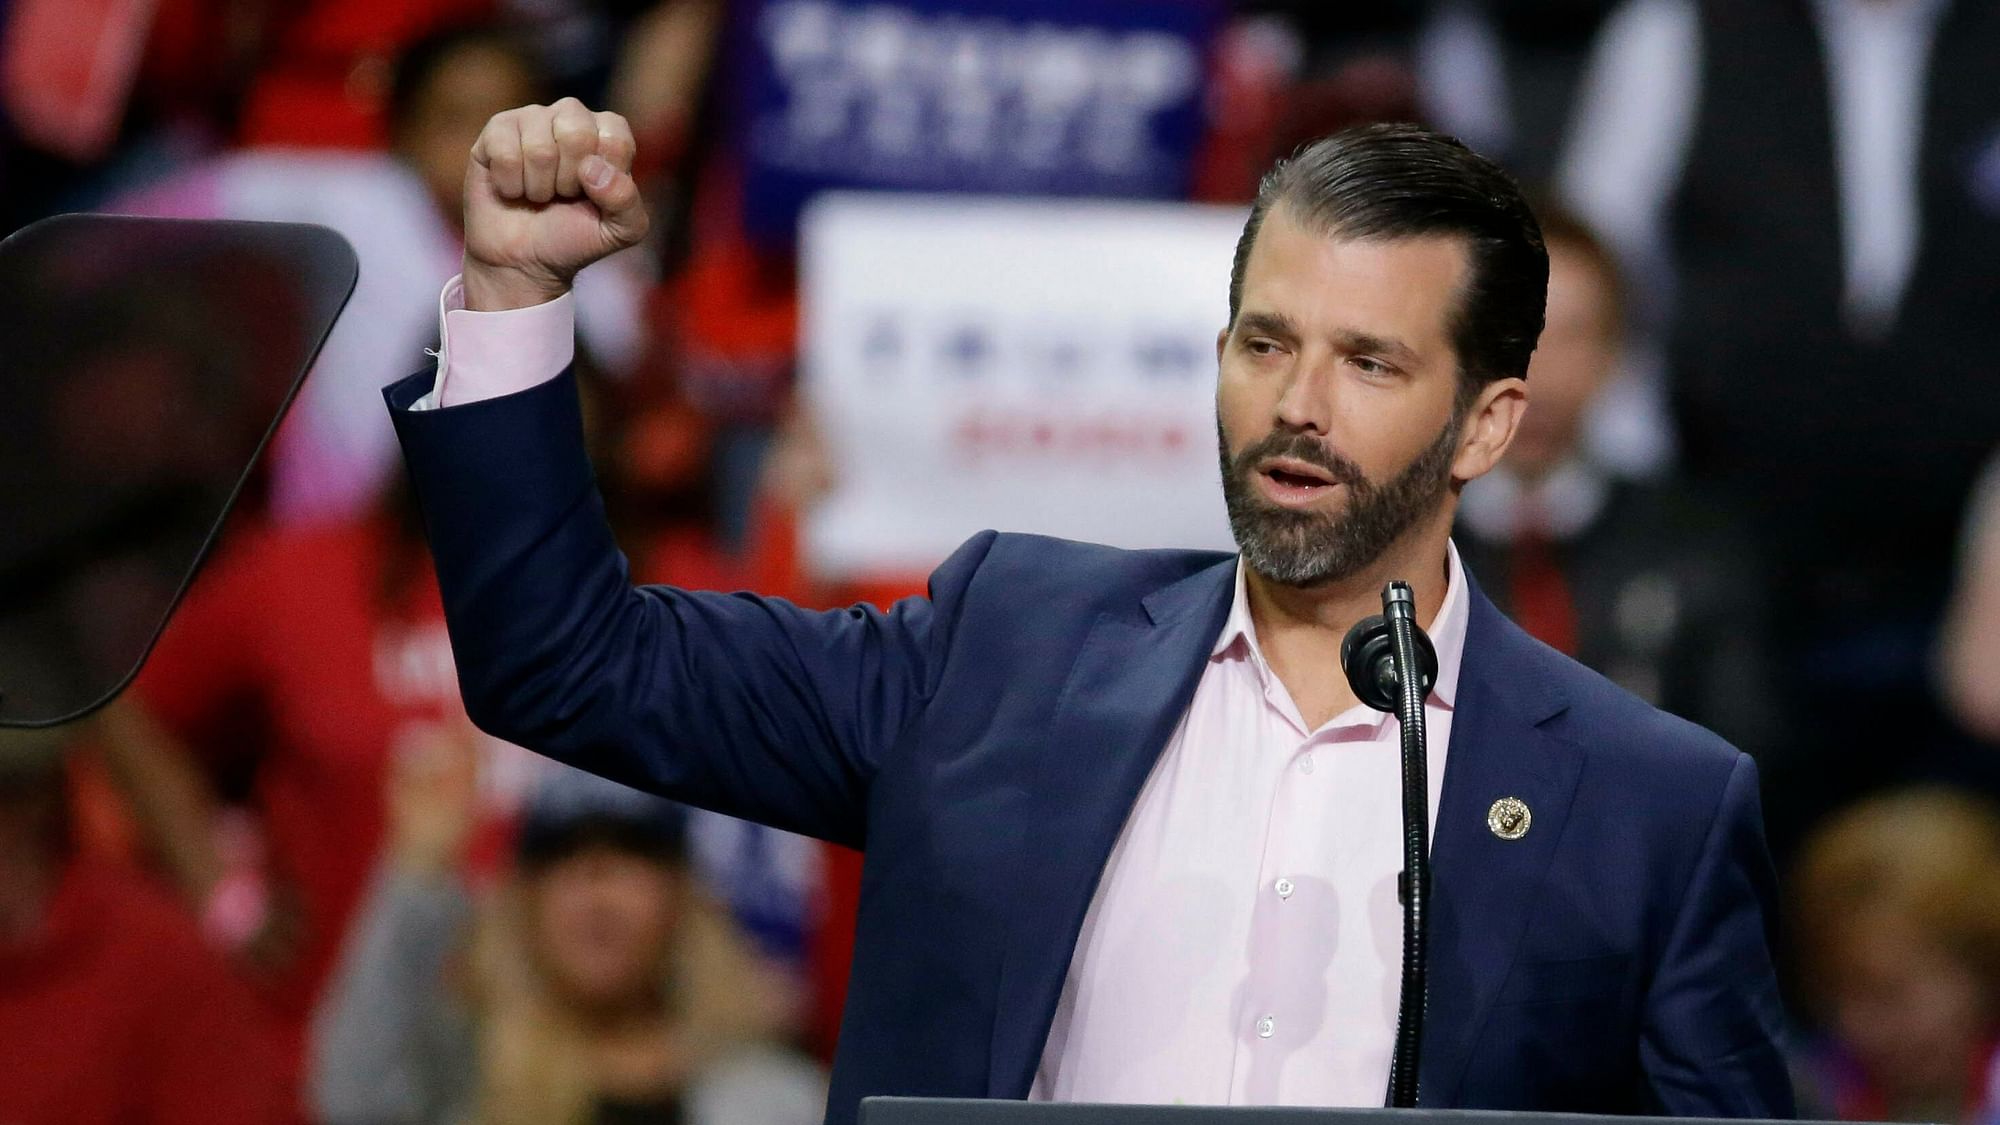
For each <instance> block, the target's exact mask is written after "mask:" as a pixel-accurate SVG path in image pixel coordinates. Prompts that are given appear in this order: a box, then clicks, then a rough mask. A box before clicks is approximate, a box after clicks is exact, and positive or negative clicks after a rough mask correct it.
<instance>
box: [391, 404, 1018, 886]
mask: <svg viewBox="0 0 2000 1125" xmlns="http://www.w3.org/2000/svg"><path fill="white" fill-rule="evenodd" d="M429 381H430V375H429V373H428V372H424V373H420V374H419V375H415V376H412V377H410V378H408V379H405V380H403V381H402V382H400V383H397V384H394V385H392V386H391V387H389V388H388V389H387V390H386V391H385V392H384V395H385V397H386V398H387V400H388V402H389V407H390V413H391V415H392V417H393V418H394V420H395V424H396V430H397V435H398V438H399V439H400V441H401V442H402V446H403V454H404V459H405V461H406V462H407V464H408V467H409V471H410V478H411V481H412V482H413V485H414V488H415V492H416V498H417V504H418V507H419V509H420V510H421V511H422V513H423V520H424V527H425V533H426V535H427V536H428V538H429V540H430V545H431V553H432V557H433V558H434V560H435V561H436V565H437V576H438V584H439V587H440V589H441V590H442V592H443V595H444V609H445V621H446V625H447V626H448V628H449V629H450V633H451V644H452V652H453V656H454V659H455V661H456V663H457V666H458V677H459V690H460V692H461V693H462V694H463V696H464V698H465V707H466V711H467V713H468V714H469V715H470V716H471V718H472V721H473V722H474V723H475V724H476V725H478V726H479V727H480V729H482V730H484V731H486V732H488V733H489V734H492V735H495V736H497V737H499V738H503V739H506V740H507V741H509V742H514V743H518V744H519V745H522V746H525V747H527V748H529V749H531V750H535V751H538V752H540V753H543V754H546V755H548V756H550V757H552V758H555V759H557V760H558V761H562V762H566V763H569V764H571V765H574V766H578V767H581V768H583V769H586V770H589V771H591V772H593V773H598V774H601V775H603V776H605V777H609V778H611V779H613V780H616V781H620V782H624V783H625V784H628V785H632V786H635V787H637V788H641V789H646V790H650V791H652V792H656V793H660V794H662V795H665V796H668V797H672V798H674V799H677V800H680V801H684V802H687V803H689V804H693V805H698V806H701V807H704V808H709V809H713V810H715V811H717V812H722V813H727V814H729V815H732V816H739V817H744V818H746V819H749V820H755V821H759V822H762V823H765V824H770V825H773V826H775V827H778V828H783V829H786V830H788V831H793V832H800V833H804V834H807V835H811V836H817V837H820V838H822V839H827V840H832V841H835V842H837V843H842V844H846V845H849V846H853V847H859V846H861V845H862V844H863V843H864V842H865V841H864V836H865V832H864V826H865V823H866V815H865V806H866V796H867V790H868V786H869V784H870V782H871V781H872V779H873V777H874V775H875V772H876V769H877V767H878V765H879V763H880V762H881V760H882V757H883V755H884V754H885V752H886V751H887V750H888V748H890V747H891V746H893V745H894V744H895V742H896V740H897V738H898V736H899V735H900V733H901V732H902V731H903V730H904V729H905V727H906V726H907V725H908V723H909V722H910V720H911V718H912V717H913V716H914V715H915V714H916V713H918V711H919V710H920V708H921V707H922V706H923V704H924V702H925V701H926V700H927V699H928V698H929V696H930V694H931V692H932V691H933V690H934V689H935V686H936V683H937V677H938V675H939V673H940V670H941V666H942V663H943V654H944V653H945V652H946V651H947V648H948V643H949V634H950V632H951V628H952V623H953V621H954V619H955V614H956V607H957V606H958V605H959V604H960V603H961V601H962V595H963V594H964V592H965V589H966V587H967V586H968V585H969V584H970V582H971V579H972V576H973V574H974V572H975V571H976V570H977V569H978V565H979V561H980V560H981V559H982V558H983V557H984V555H985V553H986V550H987V549H988V547H989V546H990V545H991V543H992V540H993V535H992V533H990V532H988V533H985V534H983V535H982V536H980V537H978V538H975V539H974V540H972V541H971V542H969V543H967V544H966V545H965V546H964V547H962V548H960V550H959V551H958V552H957V553H956V554H955V555H954V556H953V557H952V558H951V559H950V560H948V561H947V562H946V563H945V564H944V566H942V567H941V568H939V570H938V571H937V573H936V574H934V575H933V576H932V587H931V593H932V597H931V599H930V600H925V599H919V598H912V599H908V600H906V601H903V602H900V603H898V604H897V605H896V606H895V607H894V608H892V609H891V610H890V611H888V612H887V613H884V612H881V611H878V610H875V609H873V608H868V607H856V608H853V609H848V610H839V611H832V612H823V613H821V612H808V611H806V610H803V609H800V608H799V607H797V606H794V605H792V604H790V603H788V602H784V601H781V600H777V599H770V598H761V597H756V596H752V595H749V594H718V593H707V592H695V591H688V590H678V589H673V588H669V587H661V586H648V587H641V588H637V589H635V588H634V587H633V586H632V585H631V582H630V579H629V576H628V571H627V566H626V562H625V559H624V556H623V555H621V554H620V553H619V551H618V548H617V545H616V544H615V543H614V542H613V540H612V533H611V529H610V527H609V525H608V524H607V523H606V521H605V517H604V510H603V504H602V501H601V500H600V498H599V496H598V493H597V489H596V485H595V482H594V479H593V476H592V473H591V468H590V462H589V459H588V458H587V456H586V455H585V452H584V444H583V430H582V419H581V416H580V411H579V409H578V402H577V393H576V386H575V383H574V380H573V378H572V376H571V374H570V372H568V371H565V372H563V374H562V375H560V376H558V377H557V378H555V379H552V380H549V381H548V382H546V383H543V384H541V385H540V386H537V387H534V388H532V389H530V390H527V391H522V392H519V393H517V394H511V395H505V396H502V397H499V398H492V399H486V400H483V401H479V402H474V403H469V404H466V405H464V406H457V407H450V408H446V409H441V410H427V411H412V410H410V409H409V407H410V405H411V404H412V403H413V402H415V401H416V399H418V398H419V397H421V396H422V395H423V394H424V392H425V391H426V390H428V389H429V388H428V385H427V384H428V383H429Z"/></svg>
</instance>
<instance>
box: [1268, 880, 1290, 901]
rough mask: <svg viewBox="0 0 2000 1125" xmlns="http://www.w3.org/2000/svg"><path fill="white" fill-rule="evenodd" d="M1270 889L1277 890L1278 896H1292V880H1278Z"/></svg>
mask: <svg viewBox="0 0 2000 1125" xmlns="http://www.w3.org/2000/svg"><path fill="white" fill-rule="evenodd" d="M1272 889H1273V890H1275V891H1277V892H1278V897H1279V898H1290V897H1292V881H1291V880H1290V879H1280V880H1278V881H1277V883H1275V884H1273V886H1272Z"/></svg>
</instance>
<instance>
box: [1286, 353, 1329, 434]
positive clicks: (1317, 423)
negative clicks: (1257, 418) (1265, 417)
mask: <svg viewBox="0 0 2000 1125" xmlns="http://www.w3.org/2000/svg"><path fill="white" fill-rule="evenodd" d="M1333 414H1334V405H1333V373H1332V370H1331V364H1330V363H1318V362H1308V361H1305V360H1301V361H1300V363H1299V364H1298V365H1297V366H1296V367H1294V368H1293V370H1292V373H1291V375H1290V377H1289V378H1288V379H1287V381H1286V383H1285V389H1284V393H1283V394H1281V395H1279V396H1278V409H1277V421H1278V423H1279V424H1280V425H1282V426H1284V427H1285V428H1287V429H1290V430H1294V431H1299V432H1304V433H1313V434H1319V435H1321V436H1324V435H1326V434H1328V433H1330V432H1332V429H1333Z"/></svg>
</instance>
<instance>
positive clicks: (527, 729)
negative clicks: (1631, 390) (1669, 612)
mask: <svg viewBox="0 0 2000 1125" xmlns="http://www.w3.org/2000/svg"><path fill="white" fill-rule="evenodd" d="M431 378H432V376H431V375H430V373H428V372H426V373H424V374H422V375H420V376H415V377H412V378H411V379H407V380H404V381H403V382H401V383H398V384H396V385H395V386H392V387H391V388H389V390H388V391H387V392H386V393H387V397H388V399H389V403H390V406H391V409H392V413H393V415H394V417H395V422H396V427H397V430H398V432H399V434H400V436H401V440H402V444H403V450H404V454H405V458H406V460H407V462H408V464H409V468H410V472H411V475H412V479H413V480H414V482H415V488H416V493H417V497H418V502H419V506H420V507H421V509H422V511H423V513H424V519H425V524H426V528H427V532H428V535H429V538H430V542H431V548H432V551H433V553H434V555H435V558H436V562H437V572H438V578H439V582H440V585H441V586H442V588H443V592H444V605H445V614H446V619H447V621H448V623H449V626H450V630H451V639H452V648H453V651H454V653H455V654H456V659H457V663H458V673H459V679H460V687H461V690H462V691H463V693H464V696H465V704H466V708H467V710H468V711H469V712H470V714H471V716H472V718H473V721H474V722H476V723H477V724H478V725H479V726H480V727H481V728H482V729H484V730H486V731H488V732H491V733H492V734H494V735H497V736H498V737H501V738H504V739H507V740H509V741H512V742H516V743H519V744H521V745H523V746H527V747H531V748H533V749H535V750H538V751H540V752H542V753H544V754H547V755H549V756H551V757H554V758H556V759H558V760H561V761H564V762H568V763H571V764H574V765H577V766H581V767H583V768H584V769H588V770H592V771H594V772H597V773H601V774H604V775H606V776H608V777H612V778H615V779H618V780H620V781H623V782H626V783H628V784H631V785H634V786H637V787H639V788H643V789H648V790H652V791H654V792H657V793H662V794H665V795H667V796H670V797H674V798H676V799H679V800H682V801H686V802H688V803H690V804H694V805H700V806H703V807H707V808H711V809H715V810H718V811H721V812H724V813H729V814H732V815H735V816H741V817H746V818H749V819H751V820H757V821H762V822H764V823H766V824H772V825H776V826H778V827H780V828H785V829H790V830H792V831H795V832H802V833H805V834H807V835H811V836H817V837H820V838H823V839H827V840H833V841H837V842H839V843H843V844H849V845H852V846H854V847H858V848H863V849H865V851H866V861H865V866H864V871H863V875H862V880H863V882H862V889H861V911H860V923H859V930H858V933H857V935H856V940H855V956H854V967H853V975H852V978H851V984H850V988H849V991H848V998H847V1011H846V1015H845V1018H844V1020H843V1022H842V1024H841V1034H840V1046H839V1051H838V1055H837V1057H836V1059H835V1062H834V1073H833V1086H832V1094H831V1096H830V1098H829V1102H828V1107H827V1121H828V1122H831V1123H838V1125H845V1123H848V1122H852V1121H853V1120H854V1119H855V1116H856V1112H857V1103H858V1102H859V1100H860V1099H861V1098H862V1097H863V1096H866V1095H870V1094H886V1093H895V1094H910V1095H943V1096H961V1097H995V1098H1021V1097H1025V1096H1026V1095H1027V1093H1028V1090H1029V1085H1030V1083H1031V1081H1032V1080H1033V1076H1034V1073H1035V1069H1036V1065H1037V1062H1038V1060H1039V1058H1040V1056H1041V1053H1042V1046H1043V1043H1044V1040H1045V1039H1046V1037H1047V1035H1048V1030H1049V1025H1050V1022H1051V1020H1052V1018H1053V1015H1054V1012H1055V1008H1056V999H1057V995H1058V993H1059V992H1060V990H1061V988H1062V985H1063V979H1064V976H1065V974H1066V973H1067V971H1068V968H1069V963H1070V958H1071V954H1072V952H1073V951H1074V948H1075V943H1076V937H1077V934H1078V931H1079V929H1080V928H1081V926H1082V922H1083V916H1084V910H1085V908H1086V907H1087V906H1088V905H1089V902H1090V899H1091V895H1092V893H1093V891H1094V890H1095V888H1096V886H1097V881H1098V877H1099V875H1100V874H1101V872H1102V871H1103V868H1104V864H1105V860H1106V858H1107V856H1108V855H1109V854H1110V851H1111V848H1112V844H1113V843H1114V841H1115V840H1116V838H1117V836H1118V833H1119V830H1120V828H1121V827H1122V826H1123V825H1124V823H1125V819H1126V816H1127V814H1128V813H1129V812H1130V810H1131V809H1132V806H1133V803H1134V802H1135V800H1136V799H1137V797H1138V794H1139V788H1140V785H1141V783H1142V782H1143V781H1144V780H1145V778H1146V775H1147V772H1148V770H1149V769H1150V768H1151V767H1152V765H1153V763H1154V761H1155V760H1156V759H1157V757H1158V756H1159V754H1160V752H1161V750H1162V748H1163V747H1164V746H1165V745H1166V742H1167V739H1168V736H1169V734H1170V733H1171V732H1172V730H1173V728H1174V725H1175V723H1176V722H1177V721H1178V720H1179V719H1180V717H1181V715H1182V714H1183V713H1184V712H1185V711H1186V709H1187V707H1188V703H1189V701H1190V700H1191V699H1192V697H1193V694H1194V689H1195V683H1196V680H1197V679H1198V678H1199V676H1200V674H1201V671H1202V668H1203V666H1204V664H1205V658H1206V656H1207V654H1208V652H1209V649H1210V646H1211V645H1212V644H1213V642H1214V640H1215V637H1216V636H1217V634H1218V633H1219V632H1220V630H1221V628H1222V623H1223V619H1224V617H1225V616H1226V615H1227V613H1228V610H1229V605H1230V600H1231V596H1232V593H1233V587H1232V582H1233V579H1234V571H1233V567H1234V565H1235V559H1234V557H1233V556H1229V555H1223V554H1216V553H1208V552H1194V551H1122V550H1114V549H1112V548H1108V547H1101V546H1092V545H1088V544H1081V543H1070V542H1063V541H1058V540H1053V539H1045V538H1040V537H1036V536H1027V535H1001V534H995V533H993V532H985V533H982V534H980V535H978V536H975V537H974V538H973V539H972V540H971V541H970V542H968V543H966V544H965V545H964V546H963V547H961V548H960V549H959V550H958V551H957V553H955V554H954V555H952V557H951V558H950V560H948V561H947V562H946V563H945V564H944V565H943V566H941V567H939V568H938V570H937V572H936V573H935V574H934V575H932V577H931V584H930V597H929V598H928V599H911V600H908V601H904V602H901V603H899V604H898V605H896V606H895V607H894V608H893V609H891V610H890V611H889V612H887V613H883V612H878V611H876V610H874V609H870V608H866V607H859V608H854V609H848V610H840V611H834V612H824V613H820V612H808V611H806V610H803V609H800V608H797V607H795V606H792V605H790V604H789V603H786V602H782V601H777V600H772V599H766V598H759V597H753V596H750V595H747V594H714V593H697V592H691V591H684V590H676V589H669V588H662V587H642V588H637V589H635V588H634V587H633V586H632V585H631V583H630V581H629V579H628V577H627V570H626V565H625V561H624V558H623V557H622V556H621V555H620V554H619V552H618V549H617V547H616V545H615V544H614V543H613V541H612V537H611V532H610V530H609V529H608V527H607V526H606V523H605V520H604V517H603V514H602V506H601V503H600V501H599V499H598V496H597V492H596V488H595V484H594V482H593V478H592V474H591V468H590V465H589V463H588V461H587V460H586V458H585V455H584V447H583V442H582V440H581V437H580V433H581V428H580V419H579V414H578V409H577V399H576V391H575V386H574V383H573V382H572V380H571V379H570V377H569V376H568V375H567V373H565V375H564V376H563V377H561V378H558V379H555V380H552V381H550V382H548V383H545V384H543V385H541V386H540V387H537V388H535V389H532V390H529V391H525V392H522V393H519V394H515V395H510V396H506V397H503V398H498V399H491V400H487V401H484V402H479V403H473V404H469V405H465V406H460V407H454V408H451V409H446V410H438V411H424V412H412V411H410V410H408V409H407V407H408V406H409V405H410V404H411V403H412V402H413V401H414V400H415V399H416V398H417V397H418V396H419V395H421V394H422V393H423V392H424V391H426V390H428V389H429V386H430V383H431ZM1468 592H1469V594H1470V595H1471V617H1470V623H1469V625H1468V628H1467V633H1466V642H1465V655H1464V659H1463V663H1462V667H1461V671H1460V682H1459V696H1458V700H1457V710H1456V713H1455V717H1454V719H1453V721H1452V731H1451V748H1450V756H1449V762H1448V765H1447V767H1446V770H1445V777H1444V789H1443V796H1442V798H1441V800H1440V808H1439V810H1438V814H1437V834H1436V838H1435V840H1434V842H1433V845H1432V854H1433V858H1434V870H1433V879H1434V887H1435V890H1434V899H1433V901H1434V911H1435V913H1434V914H1433V916H1432V920H1431V926H1432V928H1431V931H1430V951H1431V952H1430V956H1431V962H1430V997H1429V1014H1428V1018H1427V1023H1426V1025H1425V1028H1426V1031H1425V1041H1424V1050H1423V1065H1422V1068H1421V1073H1420V1076H1419V1077H1420V1080H1421V1101H1422V1104H1425V1105H1431V1106H1459V1107H1477V1108H1492V1109H1540V1110H1573V1111H1583V1112H1634V1111H1641V1110H1646V1111H1655V1112H1664V1113H1670V1114H1689V1115H1692V1114H1706V1115H1717V1116H1756V1117H1788V1116H1790V1115H1791V1113H1792V1098H1791V1090H1790V1086H1789V1084H1788V1081H1787V1078H1786V1071H1785V1066H1784V1062H1783V1059H1782V1058H1781V1056H1780V1051H1779V1047H1778V1036H1779V1030H1780V1024H1781V1012H1780V1007H1779V1000H1778V989H1777V984H1776V981H1775V978H1774V974H1773V970H1772V964H1771V954H1770V943H1769V940H1768V934H1767V930H1768V928H1769V927H1770V925H1771V922H1772V919H1773V914H1774V898H1775V891H1774V880H1773V877H1772V872H1771V868H1770V861H1769V858H1768V856H1767V853H1766V850H1765V846H1764V840H1763V828H1762V823H1761V817H1760V813H1759V806H1758V793H1757V774H1756V770H1755V768H1754V767H1753V766H1752V764H1751V762H1750V759H1748V758H1747V757H1745V756H1744V755H1743V754H1741V753H1739V752H1737V751H1736V750H1734V749H1732V748H1731V747H1730V746H1728V745H1727V744H1726V743H1724V742H1723V741H1722V740H1720V739H1719V738H1716V737H1715V736H1714V735H1711V734H1709V733H1708V732H1707V731H1704V730H1702V729H1700V728H1699V727H1695V726H1692V725H1690V724H1688V723H1685V722H1682V721H1680V720H1678V719H1675V718H1671V717H1669V716H1667V715H1665V714H1662V713H1660V712H1658V711H1656V710H1654V709H1652V708H1650V707H1648V706H1646V705H1645V704H1643V703H1641V702H1639V701H1638V700H1637V699H1635V698H1633V697H1632V696H1630V695H1627V694H1625V693H1624V692H1622V691H1620V690H1619V689H1617V688H1615V687H1613V686H1612V685H1610V684H1609V683H1608V682H1606V681H1605V680H1603V679H1601V678H1600V677H1598V676H1596V675H1595V674H1593V673H1591V672H1589V671H1587V670H1585V669H1584V668H1583V667H1582V666H1580V665H1578V664H1575V663H1574V662H1572V661H1570V660H1569V659H1567V658H1566V657H1563V656H1561V655H1559V654H1557V653H1556V652H1554V651H1553V650H1551V649H1549V648H1546V647H1544V646H1543V645H1541V644H1539V643H1537V642H1536V641H1534V640H1532V639H1530V638H1529V637H1528V636H1527V635H1526V634H1524V633H1522V632H1521V631H1520V630H1519V629H1518V628H1516V627H1515V626H1514V625H1513V624H1511V623H1510V622H1508V621H1507V620H1506V619H1505V618H1504V617H1503V616H1501V614H1500V613H1499V612H1498V611H1497V610H1495V609H1494V607H1493V605H1492V603H1491V602H1489V601H1488V600H1487V599H1486V598H1485V597H1483V596H1481V595H1480V593H1479V592H1478V590H1477V589H1476V588H1472V589H1469V591H1468ZM1329 674H1332V670H1329ZM1501 797H1517V798H1519V799H1521V800H1522V801H1525V802H1526V803H1527V804H1528V806H1529V807H1530V808H1531V809H1532V811H1533V815H1534V821H1533V826H1532V828H1531V829H1530V831H1529V832H1528V833H1527V835H1526V836H1524V837H1523V838H1521V839H1519V840H1516V841H1508V840H1502V839H1500V838H1498V837H1496V836H1495V835H1494V834H1493V833H1492V832H1490V831H1489V830H1488V829H1487V826H1486V813H1487V808H1488V806H1489V805H1490V804H1492V802H1493V801H1494V800H1496V799H1498V798H1501ZM1385 799H1388V798H1387V797H1385ZM1164 983H1166V982H1163V984H1164Z"/></svg>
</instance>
